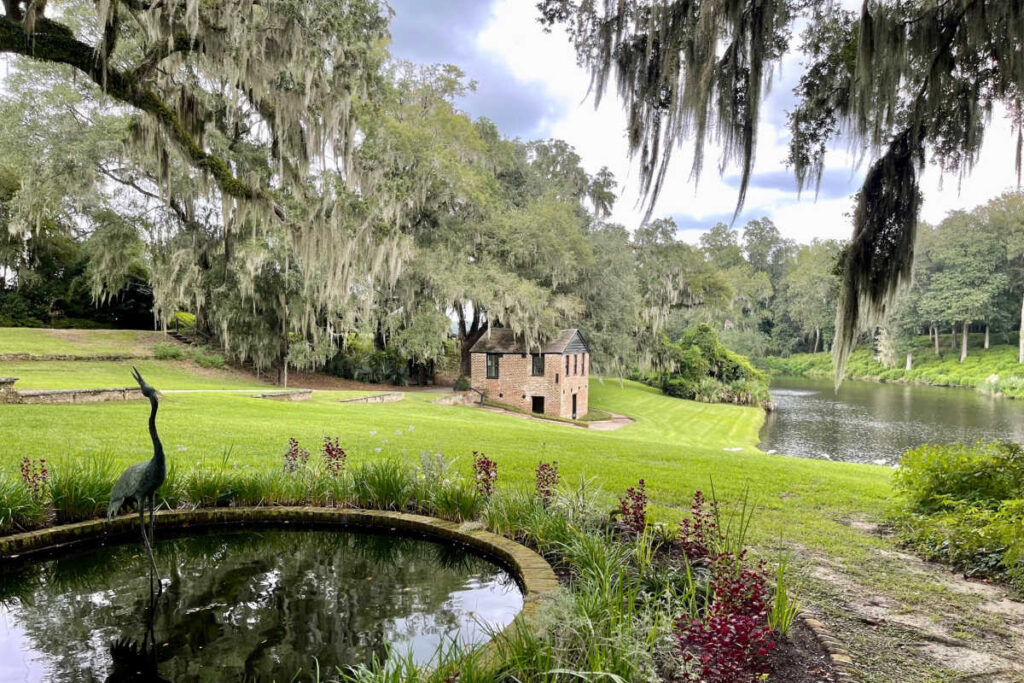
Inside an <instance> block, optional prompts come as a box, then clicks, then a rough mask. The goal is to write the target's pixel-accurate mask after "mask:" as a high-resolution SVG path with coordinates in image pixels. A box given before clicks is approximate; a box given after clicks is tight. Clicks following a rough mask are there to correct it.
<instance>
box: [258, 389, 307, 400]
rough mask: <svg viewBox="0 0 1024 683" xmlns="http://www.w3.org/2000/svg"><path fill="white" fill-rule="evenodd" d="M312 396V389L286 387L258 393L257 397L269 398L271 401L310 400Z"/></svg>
mask: <svg viewBox="0 0 1024 683" xmlns="http://www.w3.org/2000/svg"><path fill="white" fill-rule="evenodd" d="M312 396H313V390H312V389H286V390H284V391H269V392H267V393H265V394H258V395H257V396H256V398H269V399H270V400H271V401H308V400H309V399H310V398H311V397H312Z"/></svg>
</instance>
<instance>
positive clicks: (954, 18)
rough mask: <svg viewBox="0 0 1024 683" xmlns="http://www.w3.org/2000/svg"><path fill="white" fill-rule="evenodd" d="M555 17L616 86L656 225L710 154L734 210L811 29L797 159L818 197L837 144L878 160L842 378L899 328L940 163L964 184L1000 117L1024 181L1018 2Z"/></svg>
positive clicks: (604, 10)
mask: <svg viewBox="0 0 1024 683" xmlns="http://www.w3.org/2000/svg"><path fill="white" fill-rule="evenodd" d="M537 5H538V8H539V11H540V15H541V20H542V22H543V23H545V24H546V25H548V26H553V25H562V26H564V27H565V29H566V31H567V33H568V37H569V40H570V41H571V42H572V44H573V46H574V47H575V49H576V52H577V56H578V58H579V61H580V63H581V64H582V65H583V66H585V67H586V68H587V69H588V70H589V71H590V74H591V85H592V92H593V93H594V94H595V99H596V101H597V102H598V103H599V102H600V100H601V98H602V96H603V95H604V93H605V90H606V88H607V86H608V84H609V83H610V82H611V83H613V84H614V87H615V90H616V93H617V95H618V96H619V99H620V100H621V101H622V103H623V105H624V108H625V110H626V114H627V118H628V122H627V138H628V141H629V147H630V151H631V153H632V154H633V155H635V156H636V157H638V158H639V169H640V183H641V190H642V192H643V193H644V195H645V196H646V198H647V206H648V214H649V213H650V210H651V209H652V207H653V206H654V201H655V200H656V198H657V196H658V194H659V192H660V191H661V190H662V187H663V185H664V180H665V173H666V169H667V167H668V163H669V160H670V159H671V156H672V154H673V152H674V150H675V149H676V148H677V147H678V146H679V145H680V144H682V143H683V142H684V141H689V142H690V144H691V146H692V156H693V168H692V171H693V175H694V176H699V174H700V171H701V169H702V167H703V164H704V157H705V155H704V152H705V146H706V145H707V144H708V143H709V142H715V143H718V144H719V145H720V146H721V149H722V159H721V162H720V166H721V167H723V168H724V167H725V166H727V165H728V164H730V163H733V162H735V163H737V164H738V165H739V166H740V170H741V182H740V189H739V196H738V201H737V207H736V212H737V214H738V213H739V210H740V208H741V207H742V205H743V201H744V198H745V195H746V189H747V187H748V185H749V181H750V177H751V173H752V170H753V164H754V151H755V149H756V142H757V130H758V123H759V120H760V101H761V97H762V93H763V91H764V89H765V85H766V83H767V81H768V78H769V75H770V73H771V70H772V69H773V68H774V67H776V66H778V65H779V63H780V61H781V59H782V57H783V55H785V54H786V52H787V51H788V50H789V49H790V47H791V40H792V27H793V25H794V23H795V22H796V21H797V20H800V19H806V20H807V26H808V28H807V29H806V31H805V33H804V35H803V37H802V38H803V39H802V41H801V45H800V47H801V49H802V51H803V52H804V53H805V54H806V55H807V57H808V60H807V66H806V68H805V71H804V73H803V75H802V76H801V78H800V81H799V84H798V86H797V88H796V91H795V94H796V96H797V98H798V102H797V104H796V106H795V108H794V109H793V111H792V112H790V117H789V127H790V135H791V149H790V155H789V161H790V163H791V165H792V167H793V170H794V172H795V174H796V177H797V179H798V180H799V182H800V184H801V185H802V186H804V185H809V186H815V187H816V186H817V185H818V183H819V182H820V180H821V175H822V172H823V170H824V167H825V155H826V150H827V149H828V145H829V143H830V142H832V141H834V140H835V139H836V138H838V137H840V136H843V137H845V138H846V139H847V140H848V141H849V142H850V143H851V144H853V145H854V146H855V148H857V149H859V150H862V151H863V152H865V153H866V154H867V155H868V156H870V158H871V159H872V163H871V165H870V168H869V169H868V172H867V175H866V177H865V180H864V184H863V186H862V187H861V190H860V192H859V193H858V200H857V206H856V210H855V212H854V215H853V223H854V226H853V237H852V240H851V242H850V245H849V246H848V248H847V250H846V252H845V254H844V271H843V281H842V289H841V294H840V300H839V315H838V316H837V330H836V343H835V345H834V348H833V352H834V358H835V361H836V376H837V377H842V375H843V368H844V366H845V362H846V359H847V358H848V356H849V353H850V351H851V350H852V348H853V346H854V344H855V342H856V339H857V336H858V334H859V332H860V330H861V329H865V328H873V327H874V326H875V325H877V324H878V323H879V322H881V321H882V320H883V319H884V317H885V314H886V313H885V312H886V308H887V306H889V305H891V304H892V303H893V301H894V298H895V297H896V295H897V293H898V292H899V291H900V290H901V288H902V287H903V286H905V285H906V284H907V283H908V282H909V279H910V275H911V268H912V263H913V245H914V241H915V240H914V237H915V229H916V226H917V219H918V211H919V209H920V205H921V192H920V189H919V187H918V183H917V176H918V173H919V172H920V169H921V168H922V166H923V165H924V164H925V160H926V158H927V155H928V153H929V152H930V153H931V156H932V158H933V159H934V160H935V162H936V163H938V164H939V166H940V167H941V168H942V169H943V170H944V171H948V172H951V173H954V174H965V173H968V172H969V171H970V169H971V166H972V164H973V163H974V160H975V158H976V156H977V154H978V151H979V150H980V148H981V143H982V140H983V137H984V131H985V124H986V122H987V121H988V119H989V117H990V116H991V115H992V112H993V110H994V109H995V108H996V106H997V105H1000V106H1003V107H1005V108H1007V109H1008V110H1009V111H1010V112H1011V114H1012V115H1013V117H1014V122H1015V125H1016V127H1017V131H1018V139H1017V142H1018V144H1017V154H1016V166H1017V171H1018V175H1019V173H1020V169H1021V162H1022V154H1021V146H1022V145H1021V143H1022V137H1021V134H1022V131H1021V126H1020V124H1021V122H1022V121H1021V118H1022V115H1024V114H1022V111H1024V108H1022V94H1024V60H1022V59H1020V45H1021V44H1022V43H1024V3H1022V2H1020V1H1019V0H957V1H954V2H950V1H939V0H907V1H904V2H896V1H889V2H882V1H880V0H865V2H864V3H863V5H862V9H861V11H860V12H859V13H852V12H847V11H844V10H843V9H842V7H841V6H840V4H839V3H838V2H834V1H828V0H826V1H825V2H807V1H806V0H616V1H612V0H605V1H604V2H598V1H595V0H541V1H540V2H538V3H537Z"/></svg>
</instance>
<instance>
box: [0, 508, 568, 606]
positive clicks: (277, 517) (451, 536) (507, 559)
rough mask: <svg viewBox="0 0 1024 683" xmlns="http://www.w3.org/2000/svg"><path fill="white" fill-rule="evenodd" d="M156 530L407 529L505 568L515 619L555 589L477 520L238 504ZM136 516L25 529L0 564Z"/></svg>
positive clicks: (100, 537) (114, 529)
mask: <svg viewBox="0 0 1024 683" xmlns="http://www.w3.org/2000/svg"><path fill="white" fill-rule="evenodd" d="M156 522H157V524H156V525H157V526H158V527H160V528H165V529H166V528H170V527H174V528H186V529H187V528H189V527H197V528H201V527H210V526H232V525H246V524H252V525H258V524H273V525H275V526H292V525H294V526H303V525H309V526H336V527H346V528H357V529H358V528H363V529H370V530H374V531H386V532H395V531H400V532H405V533H406V534H413V535H419V536H426V537H428V538H434V539H441V540H444V541H448V542H451V543H455V544H459V545H463V546H467V547H469V548H472V549H473V550H476V551H477V552H480V553H482V554H483V555H486V556H488V557H491V558H493V559H494V560H496V561H498V562H499V563H501V564H502V565H504V566H505V567H506V568H507V569H509V570H510V571H511V572H512V573H513V574H514V575H515V577H516V579H517V580H518V581H519V584H520V586H521V587H522V590H523V609H522V611H521V612H520V613H519V614H518V615H516V618H515V621H513V624H515V623H516V622H518V621H520V620H522V619H531V618H532V617H533V616H534V614H535V613H536V611H537V609H539V606H540V605H539V601H540V600H541V599H542V598H544V597H547V596H550V595H551V594H553V593H554V592H555V591H557V590H558V579H557V577H556V576H555V572H554V570H552V569H551V565H549V564H548V563H547V561H545V560H544V558H543V557H541V556H540V555H538V554H537V553H535V552H533V551H532V550H530V549H529V548H527V547H526V546H524V545H520V544H519V543H516V542H515V541H510V540H509V539H507V538H505V537H504V536H499V535H498V534H494V533H491V532H490V531H485V530H484V529H482V528H480V525H479V524H477V523H466V524H458V523H456V522H449V521H446V520H443V519H437V518H434V517H425V516H423V515H411V514H407V513H404V512H387V511H383V510H352V509H343V508H314V507H238V508H204V509H199V510H161V511H160V512H158V513H156ZM138 536H139V520H138V517H137V516H136V515H134V514H129V515H121V516H120V517H116V518H114V519H113V520H111V521H109V522H108V521H106V520H99V519H96V520H90V521H88V522H79V523H77V524H65V525H63V526H56V527H50V528H47V529H39V530H36V531H28V532H25V533H21V534H14V535H12V536H4V537H0V566H2V565H3V563H5V562H10V561H16V560H21V559H24V558H25V556H26V555H31V554H34V553H39V552H43V551H47V550H54V549H57V548H62V547H67V546H73V545H77V544H79V543H86V542H88V543H89V544H90V545H96V544H97V543H101V544H102V543H106V542H112V541H121V540H127V541H131V540H132V539H135V540H138Z"/></svg>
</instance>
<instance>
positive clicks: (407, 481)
mask: <svg viewBox="0 0 1024 683" xmlns="http://www.w3.org/2000/svg"><path fill="white" fill-rule="evenodd" d="M416 489H417V486H416V475H415V473H414V472H413V470H412V468H411V467H409V465H407V464H406V463H405V462H403V461H401V460H398V459H397V458H388V459H386V460H379V461H377V462H371V463H366V464H363V465H360V466H357V467H353V468H352V493H353V496H354V498H355V501H356V504H357V505H359V506H360V507H365V508H370V509H375V510H405V509H406V508H408V507H409V506H410V505H411V504H412V502H413V501H414V500H415V496H416Z"/></svg>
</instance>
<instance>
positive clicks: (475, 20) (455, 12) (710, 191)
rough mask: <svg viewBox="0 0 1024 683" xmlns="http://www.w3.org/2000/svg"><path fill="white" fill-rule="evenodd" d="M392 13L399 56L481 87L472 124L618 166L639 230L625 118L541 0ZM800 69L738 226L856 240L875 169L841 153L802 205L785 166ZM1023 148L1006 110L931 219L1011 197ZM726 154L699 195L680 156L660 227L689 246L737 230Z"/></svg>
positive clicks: (398, 6) (733, 172)
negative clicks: (547, 27) (770, 224)
mask: <svg viewBox="0 0 1024 683" xmlns="http://www.w3.org/2000/svg"><path fill="white" fill-rule="evenodd" d="M844 1H845V2H847V3H849V4H852V5H854V6H856V7H859V4H860V3H859V0H844ZM391 5H392V7H393V9H394V11H395V16H394V18H393V20H392V25H391V33H392V40H393V42H392V53H393V54H394V55H395V56H396V57H398V58H401V59H406V60H409V61H413V62H418V63H424V64H426V63H446V64H454V65H456V66H458V67H460V68H461V69H462V70H463V71H464V72H466V75H467V77H468V78H470V79H472V80H475V81H476V82H477V88H476V90H475V91H474V92H472V93H469V94H468V95H466V96H465V97H464V98H462V99H461V100H460V101H459V102H458V106H459V107H460V108H461V109H463V110H464V111H465V112H466V113H467V114H469V115H470V116H472V117H474V118H476V117H480V116H485V117H487V118H489V119H491V120H493V121H494V122H495V123H496V124H497V125H498V127H499V129H500V130H501V132H502V133H503V134H504V135H506V136H508V137H519V138H521V139H523V140H534V139H544V138H560V139H562V140H565V141H566V142H568V143H569V144H571V145H572V146H573V147H575V148H576V151H577V153H579V154H580V156H581V157H582V159H583V165H584V166H585V167H586V169H587V170H588V171H589V172H591V173H594V172H596V171H597V170H598V169H600V168H601V167H602V166H607V167H608V168H610V169H611V170H612V171H613V172H614V173H615V177H616V178H617V179H618V181H619V183H620V197H619V200H618V202H617V203H616V208H615V212H614V214H613V215H612V220H613V221H616V222H618V223H621V224H623V225H625V226H626V227H627V228H629V229H630V230H633V229H634V228H636V227H637V226H638V225H639V223H640V220H641V218H642V211H641V210H640V207H639V205H638V204H637V201H638V199H639V194H638V188H639V181H638V177H637V171H636V167H635V166H634V165H632V164H631V163H630V160H629V157H628V145H627V143H626V138H625V127H626V117H625V114H624V113H623V112H622V109H621V107H620V105H619V102H618V100H617V99H616V97H615V96H614V93H613V92H612V91H609V92H608V94H607V96H606V97H605V98H604V99H603V101H602V103H601V106H600V108H598V109H596V110H595V107H594V102H593V99H592V98H588V97H587V90H588V86H589V84H590V78H589V76H588V75H587V73H586V72H585V71H584V70H583V69H581V68H579V67H578V66H577V65H576V55H575V52H574V51H573V49H572V47H571V46H570V44H569V42H568V41H567V40H566V38H565V36H564V35H563V34H561V33H560V32H559V31H557V30H556V31H554V32H552V33H545V32H544V31H543V29H542V27H541V26H540V24H539V23H538V22H537V11H536V10H535V8H534V5H535V2H534V0H391ZM794 42H796V40H794ZM801 61H802V58H801V56H800V55H799V54H798V53H796V52H795V51H794V52H792V53H790V54H788V55H786V57H785V58H784V59H783V62H782V67H781V69H779V70H777V72H776V73H775V74H774V76H773V80H772V84H771V88H770V91H769V94H768V95H767V98H766V99H765V101H764V102H763V104H762V108H761V112H762V114H761V118H762V120H761V124H760V127H759V129H758V145H757V150H756V157H755V159H756V160H755V167H754V174H753V178H752V181H751V186H750V189H749V190H748V192H747V200H746V203H745V205H744V210H743V213H742V214H741V215H740V217H739V220H738V221H737V222H736V224H735V225H736V226H737V227H739V226H741V225H742V223H744V222H745V221H747V220H749V219H752V218H760V217H761V216H768V217H770V218H771V219H772V220H773V221H774V222H775V224H776V225H777V226H778V227H779V230H780V231H781V232H782V234H783V235H784V236H785V237H789V238H793V239H796V240H797V241H799V242H809V241H810V240H811V239H813V238H815V237H820V238H837V239H847V238H849V236H850V233H851V223H850V219H849V217H848V214H849V213H851V212H852V207H853V200H852V195H853V193H855V192H856V191H857V189H858V188H859V187H860V184H861V181H862V180H863V177H864V173H865V171H866V170H867V167H868V165H869V161H868V160H866V159H862V158H860V153H859V151H858V150H850V149H848V148H847V147H846V146H845V145H844V144H842V143H839V144H838V146H837V147H835V148H834V149H832V150H831V151H830V152H829V155H828V157H827V159H826V168H827V170H826V172H825V176H824V178H823V180H822V183H821V188H820V190H819V192H818V195H817V197H815V193H814V191H813V189H812V190H811V191H806V192H804V193H803V195H801V196H798V193H797V187H796V181H795V180H794V178H793V174H792V173H791V172H790V171H789V170H788V169H787V168H786V167H785V164H784V160H785V157H786V152H787V146H788V140H789V138H788V134H787V130H786V112H787V110H788V109H791V108H792V107H793V104H794V102H795V100H794V98H793V96H792V90H793V86H794V85H795V84H796V82H797V80H798V79H799V77H800V74H801V72H802V66H801ZM1015 145H1016V137H1015V135H1014V134H1013V132H1012V131H1011V129H1010V123H1009V120H1008V119H1007V117H1006V116H1005V113H1004V112H1001V111H997V112H996V113H994V114H993V117H992V121H991V123H990V125H989V127H988V129H987V130H986V134H985V142H984V146H983V147H982V151H981V154H980V156H979V159H978V163H977V165H976V166H975V168H974V170H973V172H972V173H971V175H970V176H969V177H967V178H964V179H963V180H962V181H961V180H960V178H958V177H949V176H947V177H945V178H943V177H942V176H941V174H940V173H939V171H938V169H937V168H933V167H929V168H927V169H926V170H925V172H924V174H923V175H922V177H921V187H922V190H923V192H924V205H923V208H922V217H923V218H924V219H925V220H927V221H929V222H938V221H939V220H941V219H942V218H943V216H945V215H946V214H947V213H948V212H949V211H952V210H955V209H970V208H973V207H974V206H976V205H978V204H982V203H984V202H986V201H988V200H989V199H990V198H992V197H994V196H996V195H998V194H1000V193H1001V192H1003V191H1005V190H1008V189H1011V188H1012V187H1013V186H1014V185H1015V183H1016V172H1015V170H1014V149H1015ZM717 156H718V155H717V154H715V153H713V152H712V151H711V150H710V149H709V151H708V153H707V155H706V162H705V166H704V173H703V175H702V177H701V180H700V183H699V184H698V185H695V184H694V183H693V181H692V180H691V179H690V161H691V158H690V156H689V154H688V149H687V148H686V147H685V146H684V147H683V148H681V149H679V150H677V151H676V153H675V154H674V158H673V162H672V164H671V166H670V167H669V172H668V176H667V178H666V181H665V185H664V188H663V190H662V193H661V196H660V198H659V200H658V202H657V204H656V205H655V210H654V214H653V215H654V217H663V216H671V217H672V218H673V219H675V221H676V224H677V225H678V226H679V229H680V236H681V237H682V238H683V239H685V240H687V241H689V242H696V240H697V239H698V238H699V236H700V234H701V232H703V231H704V230H706V229H708V228H710V227H711V226H712V225H714V224H715V223H717V222H725V223H728V222H729V221H730V220H731V218H732V214H733V210H734V209H735V206H736V196H737V190H738V185H739V175H738V169H736V168H732V169H728V168H727V169H726V170H725V172H724V174H719V172H718V166H719V164H718V158H717Z"/></svg>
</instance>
